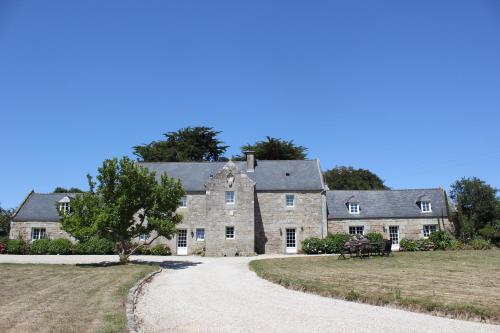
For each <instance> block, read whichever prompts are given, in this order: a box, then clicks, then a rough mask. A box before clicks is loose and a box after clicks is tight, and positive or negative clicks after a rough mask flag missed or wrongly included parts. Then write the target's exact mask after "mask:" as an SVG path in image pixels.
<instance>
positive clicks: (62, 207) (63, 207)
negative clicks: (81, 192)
mask: <svg viewBox="0 0 500 333" xmlns="http://www.w3.org/2000/svg"><path fill="white" fill-rule="evenodd" d="M69 209H70V207H69V202H60V203H59V211H60V212H61V213H63V214H68V213H69Z"/></svg>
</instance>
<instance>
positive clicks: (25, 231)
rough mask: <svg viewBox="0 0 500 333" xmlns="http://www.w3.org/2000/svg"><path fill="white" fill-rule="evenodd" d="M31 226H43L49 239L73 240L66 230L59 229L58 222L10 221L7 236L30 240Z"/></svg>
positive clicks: (59, 224)
mask: <svg viewBox="0 0 500 333" xmlns="http://www.w3.org/2000/svg"><path fill="white" fill-rule="evenodd" d="M33 228H45V232H46V234H47V237H48V238H49V239H57V238H67V239H70V240H72V241H73V240H74V239H73V237H71V236H70V235H69V234H68V233H67V232H65V231H64V230H62V229H61V223H59V222H36V221H28V222H14V221H12V222H10V234H9V238H11V239H15V238H21V239H24V240H26V241H29V240H31V232H32V229H33Z"/></svg>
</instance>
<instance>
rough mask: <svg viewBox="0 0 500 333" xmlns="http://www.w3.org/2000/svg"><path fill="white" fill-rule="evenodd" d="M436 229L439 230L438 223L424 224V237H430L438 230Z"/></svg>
mask: <svg viewBox="0 0 500 333" xmlns="http://www.w3.org/2000/svg"><path fill="white" fill-rule="evenodd" d="M436 230H437V225H435V224H430V225H424V237H425V238H427V237H429V236H430V235H431V234H432V233H433V232H436Z"/></svg>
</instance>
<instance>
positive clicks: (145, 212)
mask: <svg viewBox="0 0 500 333" xmlns="http://www.w3.org/2000/svg"><path fill="white" fill-rule="evenodd" d="M88 179H89V188H90V191H89V192H85V193H81V194H79V195H77V196H76V197H75V198H74V199H73V200H72V201H71V211H70V212H69V213H68V214H65V215H64V214H63V215H62V218H61V219H62V228H63V229H64V230H65V231H67V232H69V233H70V234H71V235H73V236H74V237H75V238H77V239H79V240H83V241H84V240H87V239H89V238H91V237H94V236H98V237H101V238H105V239H109V240H111V241H113V242H115V243H116V244H117V249H118V251H119V253H118V254H119V256H120V262H121V263H126V262H127V261H128V258H129V256H130V255H131V254H132V253H133V252H134V251H135V250H136V249H137V248H139V247H140V246H144V245H150V244H151V243H152V242H153V241H154V240H156V239H157V238H158V237H160V236H163V237H166V238H167V239H170V238H171V237H172V236H173V235H174V234H175V232H176V229H175V226H176V224H177V223H179V222H180V221H181V220H182V215H180V214H177V213H176V209H177V207H178V205H179V201H180V199H181V197H182V196H183V195H184V190H183V189H182V185H181V183H180V182H179V181H178V180H174V179H172V178H170V177H168V176H167V175H165V174H163V175H161V178H160V180H159V181H157V180H156V179H155V174H154V173H152V172H149V171H148V170H147V169H146V168H143V167H140V166H138V165H137V163H135V162H134V161H132V160H131V159H129V158H127V157H123V158H122V159H120V160H118V159H116V158H114V159H110V160H106V161H104V162H103V164H102V166H101V167H100V168H99V169H98V175H97V184H96V183H94V181H93V180H92V178H91V177H90V176H88ZM96 185H97V187H96ZM140 235H148V236H150V237H149V238H148V241H147V242H144V243H140V244H138V245H136V246H132V244H131V241H132V239H133V238H136V237H138V236H140Z"/></svg>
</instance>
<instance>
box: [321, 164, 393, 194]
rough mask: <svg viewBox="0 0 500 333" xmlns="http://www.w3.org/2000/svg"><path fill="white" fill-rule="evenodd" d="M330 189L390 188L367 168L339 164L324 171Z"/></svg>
mask: <svg viewBox="0 0 500 333" xmlns="http://www.w3.org/2000/svg"><path fill="white" fill-rule="evenodd" d="M324 176H325V182H326V184H327V185H328V187H329V188H330V190H388V189H389V188H388V187H387V186H385V185H384V181H383V180H382V179H380V177H379V176H377V175H376V174H374V173H373V172H371V171H370V170H366V169H354V168H353V167H350V166H337V167H335V168H333V169H330V170H327V171H325V172H324Z"/></svg>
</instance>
